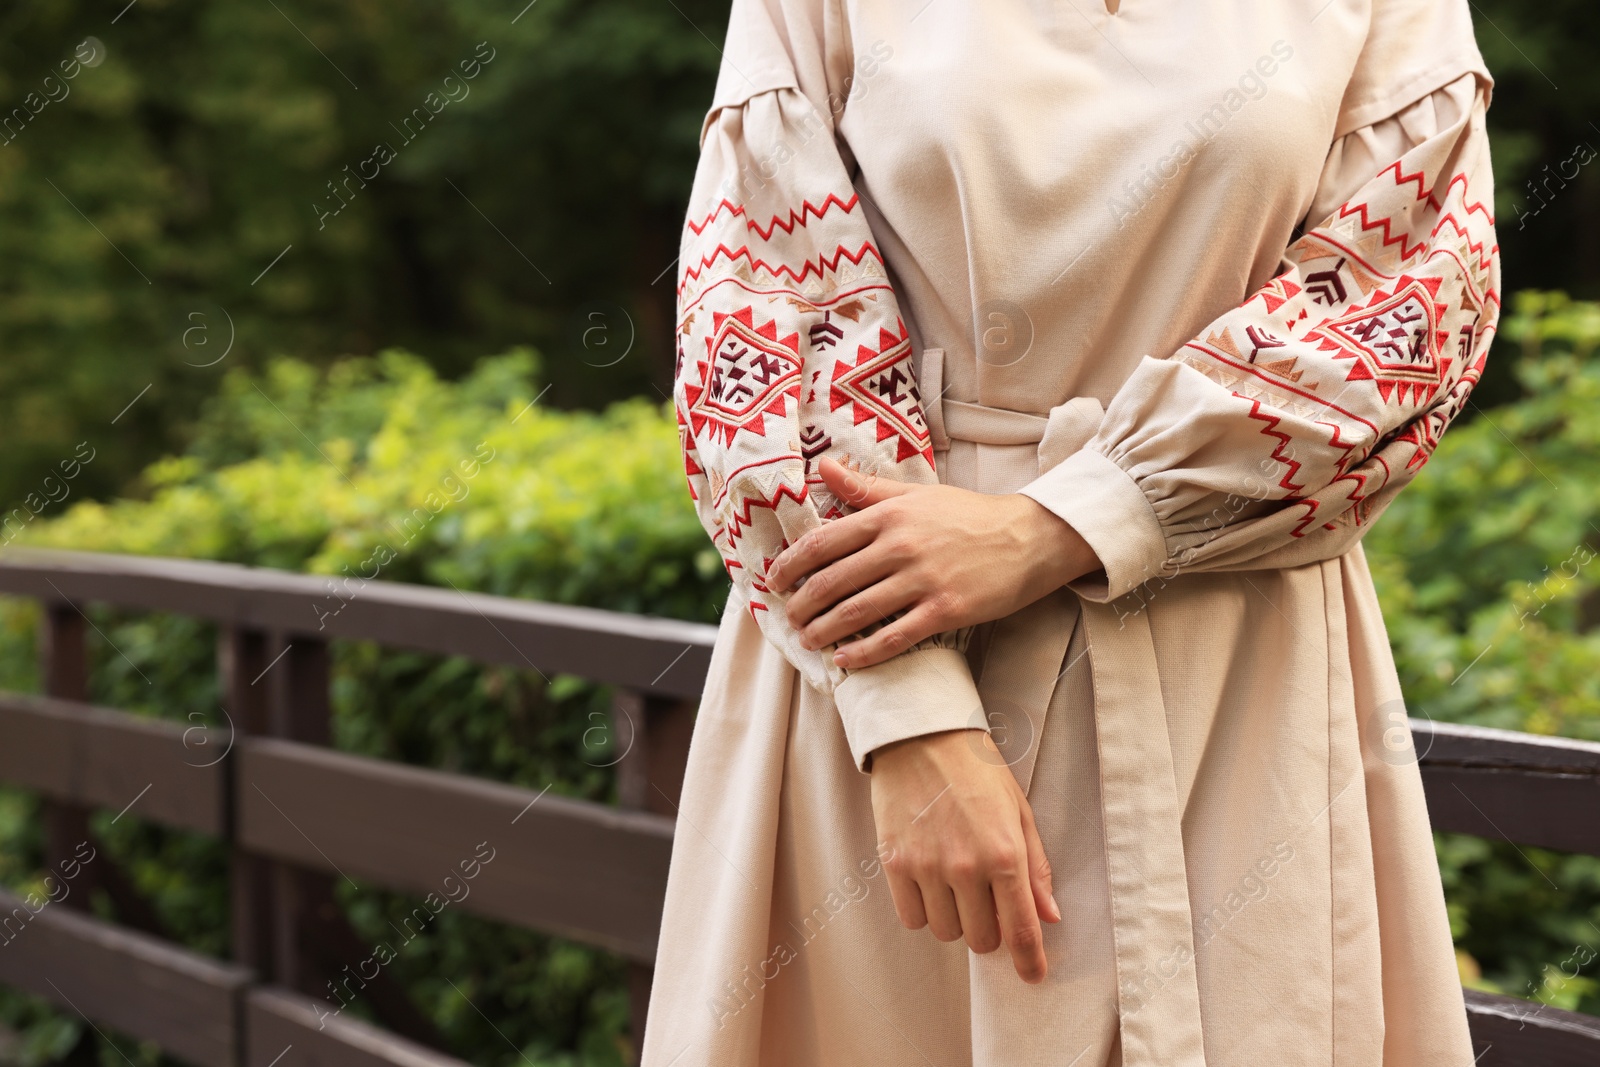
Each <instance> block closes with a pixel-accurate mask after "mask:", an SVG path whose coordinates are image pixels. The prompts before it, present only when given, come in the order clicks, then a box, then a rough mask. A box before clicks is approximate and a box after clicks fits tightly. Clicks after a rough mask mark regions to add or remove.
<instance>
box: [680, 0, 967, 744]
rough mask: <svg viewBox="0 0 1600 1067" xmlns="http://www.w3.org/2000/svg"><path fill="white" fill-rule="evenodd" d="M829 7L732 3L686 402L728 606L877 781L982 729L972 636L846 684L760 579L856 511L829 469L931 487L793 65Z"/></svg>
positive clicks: (901, 339) (886, 302)
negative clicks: (905, 742)
mask: <svg viewBox="0 0 1600 1067" xmlns="http://www.w3.org/2000/svg"><path fill="white" fill-rule="evenodd" d="M817 7H820V5H818V4H816V3H815V2H811V3H805V2H800V0H795V2H792V3H784V4H771V3H767V4H763V3H759V2H756V0H751V2H744V0H740V2H737V3H735V5H734V11H733V24H732V25H731V26H730V31H729V45H728V51H727V53H726V59H725V64H724V69H723V81H722V82H721V83H719V91H718V96H719V98H723V99H726V100H728V101H729V102H727V103H722V104H720V105H714V106H713V109H712V112H711V114H710V115H709V116H708V117H707V120H706V124H705V128H704V131H703V134H702V140H701V152H702V154H701V159H700V164H699V168H698V171H697V173H696V177H695V186H694V193H693V197H692V199H691V202H690V208H689V215H688V220H687V224H686V226H685V229H684V233H683V239H682V244H681V248H680V259H679V286H678V331H677V367H676V372H675V376H674V390H673V394H674V395H673V399H674V404H675V407H676V409H677V414H678V422H679V428H680V436H681V440H682V444H683V454H684V462H685V468H686V471H687V474H688V481H689V490H690V493H691V494H692V495H693V497H694V502H695V508H696V510H697V512H698V513H699V516H700V519H701V522H702V523H703V524H704V525H705V528H706V530H707V532H708V533H709V534H710V536H711V539H712V541H713V542H714V543H715V545H716V547H717V550H718V551H719V552H720V553H721V555H722V558H723V561H724V563H725V564H726V566H727V570H728V574H729V576H730V577H731V579H732V582H733V593H732V595H733V596H735V597H736V598H738V600H739V602H740V603H741V604H742V605H743V606H744V607H745V608H746V610H748V611H749V612H750V614H751V615H752V616H754V618H755V620H756V622H757V623H758V624H759V625H760V627H761V630H762V632H763V633H764V634H765V636H766V637H767V639H768V640H769V641H770V642H771V643H772V644H773V645H775V646H776V647H777V648H778V650H779V651H780V652H782V653H783V655H784V656H785V658H787V659H788V660H789V662H790V663H792V664H793V665H794V666H795V668H796V669H797V670H799V671H800V673H801V675H802V676H803V677H804V678H805V680H806V681H807V682H808V683H810V684H811V685H812V686H814V687H815V688H817V689H820V690H822V691H824V692H830V693H832V694H833V696H834V699H835V702H836V703H837V704H838V706H839V710H840V714H841V716H842V717H843V720H844V726H845V732H846V735H847V737H848V740H849V742H850V747H851V750H852V752H853V754H854V755H855V758H856V761H857V765H858V766H861V767H863V768H865V767H866V766H867V764H868V760H867V755H868V753H870V752H871V751H872V750H873V749H875V748H877V747H880V746H881V745H884V744H887V743H889V742H891V741H895V740H900V739H902V738H905V737H912V736H917V735H920V734H924V733H932V732H936V731H939V730H947V729H956V728H961V727H968V726H975V725H982V723H983V718H982V715H981V712H980V711H979V707H978V698H977V692H976V689H975V688H974V686H973V682H972V677H971V672H970V670H969V669H968V667H967V664H966V660H965V657H964V655H963V653H962V651H961V647H962V639H963V638H964V637H965V636H966V635H965V634H958V633H952V634H944V635H940V636H937V637H934V638H930V639H928V640H927V641H925V642H923V643H922V644H920V645H918V646H917V647H915V648H913V649H910V650H908V651H906V652H904V653H902V654H901V655H900V656H898V657H896V658H895V659H894V660H891V661H889V662H887V663H884V664H880V665H878V666H875V667H869V668H865V669H861V670H857V671H851V672H845V671H843V670H841V669H840V668H838V667H837V666H835V665H834V663H833V659H832V653H833V649H832V648H831V647H830V648H826V649H823V650H821V651H820V652H816V651H808V650H806V649H804V648H802V647H801V646H800V643H799V640H798V637H797V635H796V633H795V631H794V630H793V629H792V628H791V627H790V626H789V624H788V622H787V619H786V618H785V615H784V605H785V600H786V597H784V596H780V595H778V594H776V593H774V592H773V591H772V590H771V589H769V588H768V587H767V586H766V584H765V582H764V580H763V579H764V575H765V571H766V567H767V565H768V564H769V563H770V562H771V561H772V560H773V559H774V558H775V557H776V556H777V555H778V553H779V552H780V551H782V550H783V549H784V548H785V547H787V546H788V545H789V544H791V543H792V542H793V541H794V540H795V539H796V538H798V537H799V536H800V535H801V534H803V533H805V532H806V531H807V530H810V529H811V528H813V527H815V526H816V525H818V524H819V523H822V522H825V521H827V520H829V519H831V518H834V517H837V516H840V515H842V514H844V509H843V508H842V507H841V505H840V503H839V501H838V500H836V499H834V498H833V497H832V496H831V495H830V494H829V493H828V491H827V490H826V487H825V486H824V485H823V484H822V482H821V479H820V477H819V476H818V474H817V461H818V460H819V459H820V458H821V457H822V456H824V455H828V456H832V457H834V458H835V459H838V460H839V461H840V462H842V463H844V464H845V465H847V466H849V467H852V468H854V469H857V470H860V471H863V472H868V473H874V474H879V475H882V476H884V477H888V478H892V479H894V480H896V481H903V482H922V483H932V482H935V481H937V476H936V474H935V470H934V464H933V452H932V448H931V443H930V440H929V436H928V430H927V426H926V424H925V422H924V421H923V414H922V405H921V399H920V397H919V396H918V393H917V386H916V382H915V380H914V367H915V363H914V360H913V358H912V350H911V343H910V339H909V337H908V334H907V330H906V326H905V323H904V321H903V320H902V318H901V315H900V310H899V305H898V302H897V300H896V298H895V293H894V290H893V289H892V288H891V286H890V284H889V280H888V276H887V273H886V271H885V269H884V265H883V262H882V257H881V255H880V253H879V250H878V246H877V243H876V242H875V240H874V239H873V235H872V232H871V230H870V228H869V226H868V224H867V222H866V220H865V218H864V217H863V215H862V210H861V204H860V201H859V199H858V198H857V196H856V194H855V191H854V189H853V188H852V186H851V182H850V179H849V175H848V173H847V171H846V166H845V163H844V160H843V157H842V156H841V154H840V150H839V148H838V146H837V144H836V142H835V139H834V134H833V129H832V123H831V121H830V118H831V116H829V115H828V113H827V112H826V111H825V110H823V109H821V108H819V107H818V106H817V105H816V103H814V101H813V99H812V98H811V96H809V95H808V94H807V93H806V92H804V91H802V90H801V88H800V84H799V83H800V78H799V77H798V76H797V74H796V73H795V66H796V64H793V63H786V62H785V60H786V59H787V58H788V57H786V56H785V55H783V53H784V52H792V51H794V50H796V49H798V48H799V45H798V44H796V43H793V42H798V41H802V40H806V34H805V33H803V32H800V30H799V29H798V27H799V26H805V25H808V24H809V25H814V24H815V22H814V20H815V19H820V18H821V17H822V16H821V15H820V14H819V13H818V12H816V11H815V10H812V9H814V8H817ZM773 8H776V9H777V11H776V13H774V11H773ZM808 20H811V21H810V22H808ZM751 42H754V43H753V44H752V43H751ZM741 44H743V45H744V46H745V47H741ZM811 45H812V49H813V50H814V49H815V48H817V47H818V44H817V42H816V41H812V43H811ZM804 59H805V57H802V60H804ZM799 65H800V66H803V67H813V66H816V67H820V64H818V63H810V62H802V63H801V64H799ZM730 84H731V85H733V86H734V89H735V91H732V92H730V91H729V90H728V87H729V86H730ZM741 86H742V91H741V90H740V87H741ZM768 86H770V88H769V87H768ZM752 88H753V89H755V90H757V91H751V90H752ZM825 106H826V105H825Z"/></svg>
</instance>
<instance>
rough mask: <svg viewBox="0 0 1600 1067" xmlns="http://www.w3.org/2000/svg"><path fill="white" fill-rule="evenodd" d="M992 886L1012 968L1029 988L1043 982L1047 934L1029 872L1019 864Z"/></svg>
mask: <svg viewBox="0 0 1600 1067" xmlns="http://www.w3.org/2000/svg"><path fill="white" fill-rule="evenodd" d="M990 885H991V888H992V890H993V892H994V906H995V910H996V911H997V912H998V913H999V915H1000V934H1001V937H1003V938H1004V939H1005V943H1006V945H1007V947H1009V948H1010V949H1011V965H1012V966H1013V967H1015V968H1016V969H1017V974H1018V975H1019V976H1021V978H1022V980H1023V981H1024V982H1027V983H1029V984H1030V985H1031V984H1034V983H1037V982H1042V981H1044V976H1045V969H1046V964H1045V958H1044V931H1043V930H1042V929H1040V927H1039V913H1038V912H1037V911H1036V910H1035V908H1034V902H1033V893H1032V891H1031V890H1030V887H1029V879H1028V872H1027V871H1026V870H1024V869H1023V868H1022V866H1021V864H1020V863H1019V864H1018V865H1016V866H1013V867H1011V868H1009V869H1007V870H1005V871H1003V872H999V873H997V875H996V877H995V878H994V879H993V880H992V881H991V883H990Z"/></svg>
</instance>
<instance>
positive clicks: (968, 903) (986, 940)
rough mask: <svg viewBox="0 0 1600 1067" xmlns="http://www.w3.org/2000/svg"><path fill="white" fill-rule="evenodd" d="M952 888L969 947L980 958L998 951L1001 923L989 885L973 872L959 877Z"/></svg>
mask: <svg viewBox="0 0 1600 1067" xmlns="http://www.w3.org/2000/svg"><path fill="white" fill-rule="evenodd" d="M953 888H954V890H955V897H956V911H957V912H958V913H959V914H960V920H961V932H962V933H963V934H964V935H965V936H966V939H967V947H968V948H970V949H971V950H972V951H974V952H976V953H978V955H980V956H981V955H984V954H985V953H989V952H993V951H994V950H995V949H997V948H999V947H1000V923H999V920H998V919H997V918H996V916H995V910H994V894H993V893H992V892H990V890H989V883H988V881H987V880H985V879H983V878H981V877H979V876H978V873H977V872H976V871H973V872H970V874H967V875H965V876H958V877H957V878H956V880H955V881H954V884H953Z"/></svg>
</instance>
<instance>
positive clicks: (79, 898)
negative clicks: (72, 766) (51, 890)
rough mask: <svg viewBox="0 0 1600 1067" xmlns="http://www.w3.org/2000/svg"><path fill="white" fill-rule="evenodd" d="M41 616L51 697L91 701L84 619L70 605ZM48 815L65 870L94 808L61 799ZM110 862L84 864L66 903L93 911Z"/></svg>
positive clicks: (47, 850)
mask: <svg viewBox="0 0 1600 1067" xmlns="http://www.w3.org/2000/svg"><path fill="white" fill-rule="evenodd" d="M40 607H41V609H42V610H41V616H42V617H41V618H40V620H39V679H40V682H41V684H42V686H43V688H44V692H45V695H46V696H52V697H59V698H61V699H62V700H80V701H81V700H86V699H88V696H89V650H88V645H87V643H86V641H85V627H84V622H85V620H84V617H83V615H82V614H81V613H80V612H79V611H78V609H77V608H75V607H73V606H72V605H71V604H68V603H44V604H41V605H40ZM40 806H41V808H42V809H43V810H42V814H43V819H44V862H45V866H46V867H47V868H48V869H50V870H61V869H62V864H64V863H65V862H67V861H68V860H69V859H71V858H72V856H73V853H74V852H75V851H76V850H77V848H78V846H79V845H80V844H81V843H82V842H84V841H87V840H88V839H89V814H90V809H89V808H86V807H81V806H79V805H77V804H67V803H63V802H61V801H58V800H45V801H42V802H41V805H40ZM104 867H105V864H104V862H102V863H100V864H95V863H89V864H86V865H85V866H84V867H83V868H82V873H81V874H80V875H79V878H78V881H77V884H76V885H75V887H74V888H75V890H76V891H75V892H73V893H69V894H68V895H67V896H66V897H65V898H63V899H62V901H61V903H62V904H63V905H64V906H66V907H69V908H75V909H77V910H79V911H88V910H89V897H90V895H91V891H92V890H93V889H95V888H96V887H99V886H102V885H103V884H104V878H103V874H104Z"/></svg>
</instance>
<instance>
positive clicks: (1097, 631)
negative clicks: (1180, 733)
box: [919, 348, 1205, 1067]
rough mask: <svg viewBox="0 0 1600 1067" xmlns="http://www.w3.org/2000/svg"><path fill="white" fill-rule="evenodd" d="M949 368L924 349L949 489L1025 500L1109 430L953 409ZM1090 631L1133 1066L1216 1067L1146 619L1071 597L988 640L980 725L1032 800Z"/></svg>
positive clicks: (1122, 1012) (1057, 597)
mask: <svg viewBox="0 0 1600 1067" xmlns="http://www.w3.org/2000/svg"><path fill="white" fill-rule="evenodd" d="M944 359H945V353H944V351H943V350H942V349H937V348H930V349H925V350H924V352H923V358H922V366H921V368H920V381H919V391H920V392H921V394H922V396H923V398H924V403H925V412H924V413H925V415H926V417H927V422H928V433H929V437H930V438H931V439H932V444H933V450H934V453H935V456H936V457H937V458H938V459H939V461H940V462H939V464H938V468H939V476H940V479H941V480H947V479H948V480H952V481H955V482H956V483H957V484H963V485H967V486H968V487H970V488H973V489H976V490H978V491H980V492H986V493H1011V492H1016V491H1017V490H1019V489H1021V488H1022V487H1023V486H1025V485H1027V483H1029V482H1031V481H1033V480H1034V478H1036V477H1038V476H1039V475H1040V474H1042V473H1044V472H1045V471H1048V470H1050V469H1051V468H1053V467H1055V466H1056V465H1057V464H1059V463H1061V462H1062V461H1063V460H1065V459H1066V458H1067V457H1068V456H1070V455H1072V454H1073V453H1074V452H1076V451H1078V450H1079V449H1081V448H1082V447H1084V445H1086V444H1087V443H1088V442H1089V440H1090V439H1091V438H1092V437H1093V436H1094V434H1095V432H1096V431H1097V430H1098V429H1099V428H1100V423H1101V422H1102V421H1103V419H1104V417H1105V410H1104V408H1103V407H1102V406H1101V404H1100V402H1099V401H1098V400H1096V399H1095V398H1093V397H1074V398H1073V399H1071V400H1068V401H1067V402H1066V403H1064V404H1059V405H1057V406H1055V407H1053V408H1051V409H1050V411H1049V413H1048V414H1046V415H1039V414H1034V413H1031V412H1024V411H1014V410H1009V409H1006V408H997V407H988V406H985V405H982V404H975V403H969V402H966V401H958V400H947V399H944V396H943V394H944V382H943V378H944V373H943V372H944ZM961 443H965V444H964V446H962V447H956V446H957V445H960V444H961ZM952 472H954V473H955V475H956V476H955V477H953V478H952V477H951V474H952ZM1076 584H1077V583H1074V585H1076ZM1079 625H1082V626H1083V628H1084V635H1083V636H1084V642H1083V648H1084V651H1083V653H1081V654H1079V656H1078V657H1077V658H1087V660H1088V664H1087V667H1088V669H1089V670H1090V671H1091V683H1092V689H1093V693H1094V707H1093V709H1092V712H1093V714H1094V721H1095V741H1096V748H1097V752H1098V755H1099V762H1100V804H1101V817H1102V826H1103V829H1104V835H1105V849H1106V870H1107V874H1108V882H1109V885H1108V888H1109V892H1110V897H1111V913H1112V928H1113V929H1112V932H1113V938H1114V943H1115V952H1114V957H1115V960H1116V967H1117V975H1116V985H1117V1007H1118V1026H1119V1029H1120V1036H1121V1041H1122V1057H1123V1063H1124V1065H1125V1067H1204V1065H1205V1050H1204V1046H1203V1042H1202V1037H1201V1020H1200V996H1199V990H1198V986H1197V984H1196V980H1195V961H1194V954H1195V947H1194V930H1193V920H1192V917H1191V913H1190V906H1189V890H1188V876H1187V871H1186V869H1185V865H1184V851H1183V826H1182V816H1183V808H1182V805H1181V804H1180V802H1179V798H1178V793H1177V779H1176V775H1175V773H1174V768H1173V760H1172V746H1171V742H1170V739H1169V736H1168V730H1167V714H1166V705H1165V702H1164V700H1163V697H1162V692H1161V684H1160V675H1159V668H1158V666H1157V661H1156V655H1155V646H1154V643H1153V639H1152V635H1151V631H1150V621H1149V615H1148V607H1147V606H1146V605H1143V604H1140V605H1138V606H1137V608H1136V610H1131V611H1119V610H1118V609H1117V608H1116V607H1115V606H1113V605H1112V604H1109V603H1103V602H1100V601H1098V600H1096V599H1091V598H1090V597H1089V596H1088V595H1086V591H1085V590H1080V589H1076V588H1074V587H1073V586H1068V587H1066V588H1063V589H1058V590H1055V591H1054V592H1052V593H1050V594H1048V595H1046V596H1044V597H1042V598H1040V599H1039V600H1036V601H1034V602H1033V603H1032V604H1029V605H1028V606H1027V607H1024V608H1022V609H1020V610H1018V611H1016V612H1014V613H1012V614H1011V615H1008V616H1006V617H1005V618H1002V619H997V620H995V621H994V622H992V623H986V624H984V625H983V626H980V627H978V628H977V632H976V633H975V635H974V652H975V653H976V654H975V656H974V658H975V659H977V660H979V661H980V663H978V664H975V666H977V667H979V668H980V669H979V670H978V672H977V673H978V676H977V679H976V681H977V686H978V694H979V696H980V697H981V699H982V701H983V708H982V709H981V711H980V719H979V720H978V721H975V722H974V725H986V726H988V727H989V729H990V733H991V735H992V736H993V737H994V740H995V743H996V747H998V748H999V749H1000V751H1001V753H1002V755H1003V756H1004V758H1005V760H1006V762H1007V764H1008V765H1009V766H1010V768H1011V770H1012V773H1013V774H1014V775H1015V776H1016V778H1017V781H1018V783H1019V784H1020V785H1021V787H1022V789H1023V791H1024V792H1027V791H1028V790H1029V787H1030V784H1031V781H1032V778H1033V771H1034V763H1035V760H1036V758H1037V756H1038V750H1039V739H1040V737H1041V736H1042V734H1043V731H1044V724H1045V718H1046V713H1047V712H1049V711H1050V709H1051V705H1052V703H1054V697H1055V693H1056V688H1057V682H1058V681H1059V680H1060V678H1061V676H1062V675H1063V674H1065V673H1066V672H1067V671H1068V670H1071V669H1073V668H1074V667H1076V666H1077V665H1078V664H1077V663H1076V660H1074V661H1073V662H1068V661H1067V652H1068V649H1069V646H1070V645H1071V644H1072V639H1073V636H1074V634H1075V632H1076V630H1077V628H1078V626H1079ZM1090 710H1091V709H1085V708H1073V707H1066V706H1061V707H1057V708H1056V709H1055V712H1056V714H1068V715H1071V714H1084V713H1087V712H1089V711H1090Z"/></svg>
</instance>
